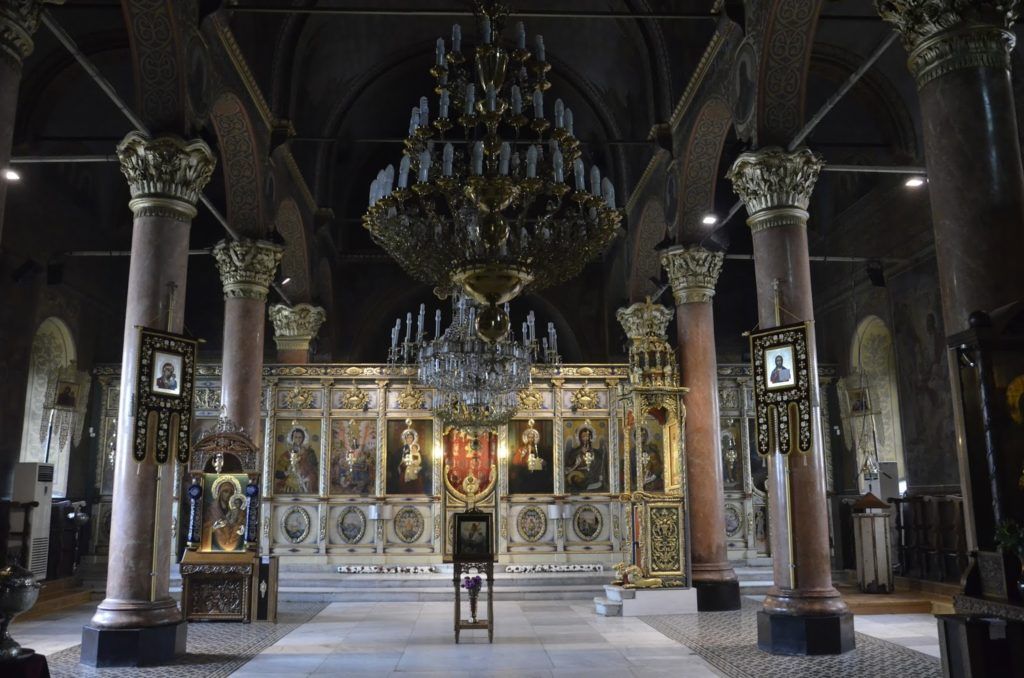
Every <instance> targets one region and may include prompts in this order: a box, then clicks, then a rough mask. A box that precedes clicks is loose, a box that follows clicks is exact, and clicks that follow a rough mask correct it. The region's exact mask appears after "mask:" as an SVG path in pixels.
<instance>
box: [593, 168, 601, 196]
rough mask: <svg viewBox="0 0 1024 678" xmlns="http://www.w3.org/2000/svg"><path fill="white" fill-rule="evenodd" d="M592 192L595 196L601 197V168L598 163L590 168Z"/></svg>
mask: <svg viewBox="0 0 1024 678" xmlns="http://www.w3.org/2000/svg"><path fill="white" fill-rule="evenodd" d="M590 193H591V194H592V195H593V196H594V197H595V198H600V197H601V170H600V169H598V167H597V165H593V166H592V167H591V168H590Z"/></svg>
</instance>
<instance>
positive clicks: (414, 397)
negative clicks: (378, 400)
mask: <svg viewBox="0 0 1024 678" xmlns="http://www.w3.org/2000/svg"><path fill="white" fill-rule="evenodd" d="M398 407H399V409H402V410H422V409H423V391H421V390H419V389H416V388H413V387H412V384H406V386H405V390H403V391H402V392H401V393H399V394H398Z"/></svg>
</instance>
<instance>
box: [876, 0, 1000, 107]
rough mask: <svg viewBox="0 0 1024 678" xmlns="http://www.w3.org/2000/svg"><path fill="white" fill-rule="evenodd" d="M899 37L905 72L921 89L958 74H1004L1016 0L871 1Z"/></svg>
mask: <svg viewBox="0 0 1024 678" xmlns="http://www.w3.org/2000/svg"><path fill="white" fill-rule="evenodd" d="M875 8H876V9H877V10H878V13H879V14H880V15H881V17H882V18H883V19H884V20H885V21H888V22H889V23H891V24H893V25H894V26H895V27H896V29H897V30H898V31H899V32H900V35H901V36H902V37H903V44H904V46H905V47H906V48H907V52H908V53H909V58H908V60H907V66H908V68H909V69H910V72H911V74H912V75H913V76H914V78H915V79H916V80H917V86H918V87H923V86H924V85H925V84H927V83H928V82H930V81H932V80H933V79H935V78H937V77H939V76H941V75H945V74H946V73H949V72H951V71H955V70H958V69H961V68H975V67H977V66H983V67H990V68H1009V66H1010V54H1009V53H1010V50H1011V49H1013V45H1014V42H1015V38H1014V35H1013V33H1012V32H1011V31H1010V27H1011V26H1012V25H1013V22H1014V21H1015V20H1016V18H1017V13H1018V11H1019V2H1018V0H875Z"/></svg>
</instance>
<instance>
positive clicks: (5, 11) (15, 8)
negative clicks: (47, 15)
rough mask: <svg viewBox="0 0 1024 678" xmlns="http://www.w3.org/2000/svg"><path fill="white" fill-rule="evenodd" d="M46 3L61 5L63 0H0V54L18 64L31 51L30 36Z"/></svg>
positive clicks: (36, 27)
mask: <svg viewBox="0 0 1024 678" xmlns="http://www.w3.org/2000/svg"><path fill="white" fill-rule="evenodd" d="M47 4H49V5H63V4H64V0H0V56H2V57H3V58H6V59H9V60H11V61H13V62H14V64H15V65H18V66H20V65H21V62H22V61H24V59H25V57H27V56H28V55H29V54H31V53H32V48H33V47H34V46H35V45H34V44H33V42H32V36H33V35H35V32H36V29H38V28H39V14H40V12H42V11H43V5H47Z"/></svg>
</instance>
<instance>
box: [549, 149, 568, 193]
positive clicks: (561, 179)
mask: <svg viewBox="0 0 1024 678" xmlns="http://www.w3.org/2000/svg"><path fill="white" fill-rule="evenodd" d="M551 165H552V171H553V173H554V180H555V183H558V184H561V183H565V160H564V159H563V158H562V151H560V150H559V149H558V148H557V147H555V152H554V153H553V154H552V158H551Z"/></svg>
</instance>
